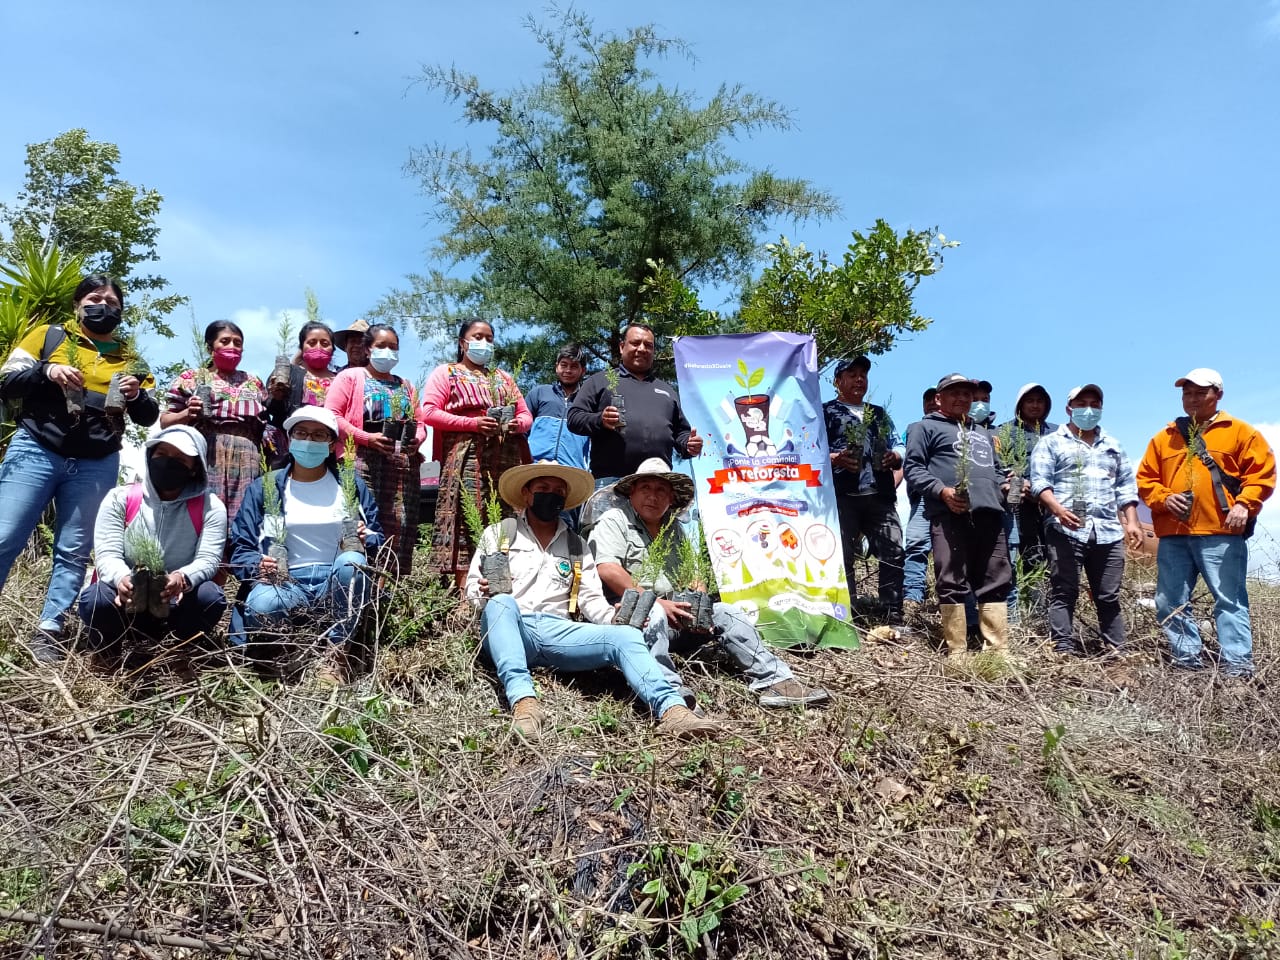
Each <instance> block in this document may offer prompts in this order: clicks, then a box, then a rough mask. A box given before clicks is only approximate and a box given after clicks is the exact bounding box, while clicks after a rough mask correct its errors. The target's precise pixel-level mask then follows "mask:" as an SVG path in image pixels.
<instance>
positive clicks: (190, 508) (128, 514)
mask: <svg viewBox="0 0 1280 960" xmlns="http://www.w3.org/2000/svg"><path fill="white" fill-rule="evenodd" d="M142 492H143V491H142V483H141V482H139V481H136V480H135V481H134V482H133V483H131V484H129V493H128V494H127V495H126V496H125V498H124V525H125V526H126V527H127V526H129V524H131V523H133V518H134V517H136V516H137V515H138V511H139V510H141V509H142ZM205 496H206V497H207V496H208V494H205ZM204 501H205V497H189V498H188V499H187V516H188V517H190V518H191V526H193V527H195V529H196V536H197V537H199V536H200V535H201V534H202V533H204Z"/></svg>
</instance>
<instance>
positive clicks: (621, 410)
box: [604, 366, 627, 437]
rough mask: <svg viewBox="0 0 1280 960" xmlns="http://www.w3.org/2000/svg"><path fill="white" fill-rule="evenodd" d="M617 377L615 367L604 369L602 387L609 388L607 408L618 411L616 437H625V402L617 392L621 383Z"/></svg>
mask: <svg viewBox="0 0 1280 960" xmlns="http://www.w3.org/2000/svg"><path fill="white" fill-rule="evenodd" d="M621 379H622V378H621V377H620V376H619V375H618V368H617V367H613V366H610V367H606V368H605V371H604V385H605V386H606V387H608V388H609V404H608V405H609V406H611V407H613V408H614V409H615V410H617V411H618V426H617V428H616V429H615V431H614V432H615V433H617V435H618V436H620V437H621V436H625V435H626V430H627V401H626V398H625V397H623V396H622V394H621V393H619V392H618V383H619V382H620V381H621Z"/></svg>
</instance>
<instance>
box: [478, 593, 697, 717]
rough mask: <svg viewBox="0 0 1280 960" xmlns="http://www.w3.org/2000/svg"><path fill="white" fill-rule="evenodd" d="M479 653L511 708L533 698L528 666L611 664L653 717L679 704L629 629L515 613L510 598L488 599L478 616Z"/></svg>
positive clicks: (568, 670)
mask: <svg viewBox="0 0 1280 960" xmlns="http://www.w3.org/2000/svg"><path fill="white" fill-rule="evenodd" d="M480 645H481V649H483V650H484V652H485V653H487V654H488V655H489V658H490V659H491V660H493V665H494V666H495V667H496V668H497V670H498V679H499V680H500V681H502V687H503V689H504V690H505V691H506V693H507V702H508V703H510V704H512V705H515V704H516V703H517V702H519V701H520V700H523V699H524V698H525V697H532V696H535V695H536V694H535V693H534V690H533V677H531V676H530V675H529V668H530V667H550V668H551V669H553V670H563V671H565V672H566V673H575V672H581V671H584V670H596V669H599V668H600V667H604V666H609V665H612V666H615V667H617V668H618V669H619V670H621V671H622V674H623V676H624V677H626V678H627V685H628V686H629V687H631V689H632V690H634V691H635V694H636V696H638V697H639V698H640V699H641V700H643V701H644V702H645V703H646V704H647V705H648V706H649V709H650V710H652V711H653V715H654V716H655V717H660V716H662V715H663V714H664V713H665V712H666V711H667V710H668V709H670V708H671V707H675V706H682V705H683V704H684V700H682V699H681V697H680V694H679V693H677V692H676V690H675V688H674V687H673V686H671V684H670V683H668V682H667V680H666V679H664V678H663V676H662V671H661V670H660V669H658V663H657V661H656V660H654V659H653V654H651V653H650V652H649V648H648V647H646V646H645V645H644V638H643V637H641V635H640V631H639V630H637V629H635V628H634V627H623V626H614V625H612V624H597V623H577V622H575V621H573V620H566V619H565V618H564V617H557V616H555V615H553V614H549V613H521V612H520V608H519V606H517V605H516V601H515V599H514V598H513V597H511V596H509V595H507V594H502V595H499V596H496V597H490V598H489V601H488V603H486V604H485V605H484V612H483V613H481V615H480Z"/></svg>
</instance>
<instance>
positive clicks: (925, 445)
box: [902, 412, 1005, 519]
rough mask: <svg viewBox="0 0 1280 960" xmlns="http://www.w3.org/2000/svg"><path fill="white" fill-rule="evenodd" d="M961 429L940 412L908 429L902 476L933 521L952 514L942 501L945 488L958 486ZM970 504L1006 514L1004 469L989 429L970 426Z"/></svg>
mask: <svg viewBox="0 0 1280 960" xmlns="http://www.w3.org/2000/svg"><path fill="white" fill-rule="evenodd" d="M961 429H962V427H961V425H960V424H958V423H956V421H954V420H950V419H948V418H947V417H944V416H943V415H942V414H941V413H936V412H935V413H931V414H929V415H928V416H926V417H925V418H924V419H923V420H919V421H917V422H916V423H913V424H911V426H910V427H908V428H907V459H906V461H905V463H904V464H903V468H902V471H903V476H904V477H905V479H906V481H907V492H908V493H909V494H910V495H911V496H913V497H924V513H925V516H926V517H929V518H931V519H932V518H933V517H937V516H942V515H943V514H947V513H950V512H951V511H950V510H949V509H948V508H947V505H946V504H945V503H943V502H942V490H943V488H944V487H954V486H955V485H956V464H957V463H958V462H959V459H960V457H959V450H960V431H961ZM967 429H968V431H969V457H968V459H969V504H970V507H971V509H973V510H998V511H1001V512H1003V511H1004V497H1003V496H1002V495H1001V492H1000V485H1001V484H1002V483H1003V482H1004V475H1005V470H1004V467H1003V466H1002V465H1001V464H1000V462H999V458H998V456H997V454H996V445H995V443H994V439H995V435H994V434H993V433H992V431H991V428H990V427H986V426H981V425H978V424H970V425H969V426H968V428H967Z"/></svg>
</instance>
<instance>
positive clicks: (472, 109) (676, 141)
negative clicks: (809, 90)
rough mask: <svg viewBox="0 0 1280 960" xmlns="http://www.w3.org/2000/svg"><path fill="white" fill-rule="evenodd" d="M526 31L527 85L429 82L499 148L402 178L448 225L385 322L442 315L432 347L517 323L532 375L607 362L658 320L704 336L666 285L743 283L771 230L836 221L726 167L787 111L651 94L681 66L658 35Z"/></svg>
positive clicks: (782, 183) (732, 89)
mask: <svg viewBox="0 0 1280 960" xmlns="http://www.w3.org/2000/svg"><path fill="white" fill-rule="evenodd" d="M528 25H529V29H530V31H531V32H532V34H533V36H534V38H535V39H536V40H537V42H538V43H539V44H540V45H541V46H542V47H543V49H544V50H545V51H546V54H547V59H546V62H545V67H544V71H543V73H542V75H541V77H540V78H539V79H538V80H536V81H535V82H534V83H533V84H531V85H528V86H522V87H519V88H516V89H514V90H510V91H506V92H496V91H493V90H489V89H486V88H484V87H483V86H481V83H480V81H479V80H478V79H477V78H476V77H475V76H472V75H470V74H467V73H464V72H461V71H460V70H458V69H456V68H445V67H439V66H437V67H431V68H428V69H427V70H426V71H425V72H424V73H423V75H422V77H421V81H422V82H423V83H424V84H426V85H427V86H428V87H430V88H431V89H433V90H437V91H440V92H441V93H442V94H443V95H444V96H445V97H446V98H447V99H448V100H450V101H452V102H456V103H458V104H460V105H461V107H462V111H463V116H464V117H465V119H466V120H467V122H468V123H471V124H475V125H478V126H482V127H484V128H485V129H486V132H487V133H488V134H489V135H490V136H491V137H492V143H491V145H490V146H489V147H488V148H487V149H486V151H485V153H484V155H477V154H474V153H473V152H472V150H471V149H468V148H452V147H448V146H445V145H442V144H436V145H434V146H429V147H426V148H424V149H421V150H417V151H415V152H414V153H413V154H412V156H411V158H410V160H409V163H408V165H407V169H408V171H409V172H410V173H411V174H413V175H414V176H416V177H418V178H419V179H420V181H421V183H422V188H423V191H424V192H425V193H426V195H427V196H429V197H431V198H432V199H433V200H434V201H435V216H436V217H437V218H438V219H439V220H440V222H441V223H443V224H444V225H445V228H446V229H445V232H444V234H443V235H442V236H441V237H440V239H439V242H438V244H437V246H436V247H435V249H434V251H433V254H434V255H435V257H436V258H438V262H442V263H443V264H445V267H444V269H439V270H434V271H432V272H430V273H428V274H427V275H423V276H416V277H412V278H410V279H411V281H412V285H413V286H412V289H411V290H409V291H405V292H402V293H400V294H393V295H391V296H390V297H388V298H387V299H386V300H384V302H383V303H382V305H381V306H380V308H379V311H378V312H380V313H381V314H382V315H385V316H402V315H427V316H430V317H432V318H435V319H434V320H433V321H430V322H426V323H424V324H423V326H424V329H423V331H422V332H423V334H424V336H426V335H429V334H431V333H435V332H437V331H438V330H439V328H440V327H441V326H446V325H451V324H452V323H453V322H455V320H456V319H457V318H458V317H459V316H462V315H467V314H477V315H480V316H485V317H494V318H503V319H504V320H506V321H507V322H512V321H514V322H515V323H517V324H519V325H520V329H523V330H527V331H533V332H534V333H533V334H532V335H531V336H529V337H527V338H526V339H525V340H523V341H518V342H513V333H514V331H511V329H510V328H509V327H508V328H506V329H504V330H501V331H500V334H501V336H502V340H503V347H504V348H505V352H504V354H503V356H504V357H508V356H516V355H519V354H521V353H525V354H527V356H528V358H529V364H530V367H531V368H532V367H534V366H535V365H536V366H537V367H539V368H541V370H542V372H546V371H548V370H549V369H550V368H551V362H550V361H551V358H552V357H553V355H554V348H555V347H556V346H559V345H561V344H563V343H565V342H567V341H570V340H572V341H577V342H579V343H581V344H583V345H584V347H586V349H587V350H588V351H590V352H592V353H593V354H594V355H595V356H596V358H597V359H600V360H605V359H609V358H612V357H616V356H617V353H618V345H619V342H620V331H621V329H622V327H623V326H624V325H625V324H626V323H628V322H631V321H634V320H640V319H650V318H653V316H654V314H653V311H654V310H655V309H657V310H659V311H661V314H662V315H661V317H660V318H659V319H660V322H662V323H663V324H664V325H663V327H662V328H660V329H659V333H661V334H680V333H690V332H702V331H701V330H688V329H686V328H685V327H683V326H682V325H681V323H680V318H681V317H682V316H684V315H685V314H693V315H696V317H701V318H702V321H703V322H705V315H703V314H702V312H701V311H699V310H698V309H697V307H696V297H693V298H692V303H690V301H689V299H688V298H682V297H681V296H680V295H679V288H677V287H676V286H674V285H673V284H672V283H671V282H669V281H670V280H674V281H678V283H679V284H680V285H681V287H683V288H684V289H685V290H688V289H690V288H696V287H697V286H698V285H700V284H730V285H742V284H744V283H745V281H746V280H747V278H748V277H749V275H750V273H751V271H752V268H753V267H754V265H755V263H756V261H757V256H758V246H757V237H758V234H759V233H760V231H762V230H763V229H765V228H766V227H767V226H768V224H769V223H770V222H771V221H773V220H774V219H776V218H779V217H789V218H791V219H793V220H796V221H799V220H802V219H804V218H807V217H821V216H828V215H830V214H832V213H834V212H835V210H836V208H837V205H836V203H835V201H834V200H833V199H832V198H831V196H830V195H828V194H826V193H823V192H821V191H818V190H815V189H814V188H813V187H812V186H810V184H809V183H808V182H806V181H804V180H798V179H788V178H783V177H779V176H777V175H775V174H774V173H773V172H771V171H768V170H756V169H752V168H750V167H749V166H747V165H746V164H744V163H742V162H741V161H739V160H737V159H735V158H734V157H733V156H732V155H731V154H730V146H731V144H732V142H733V141H735V140H737V139H740V138H743V137H746V136H749V135H751V134H752V133H754V132H756V131H759V130H766V129H768V130H787V129H789V128H790V126H791V117H790V114H789V113H788V112H787V110H786V109H784V108H783V107H782V106H780V105H779V104H777V103H774V102H772V101H769V100H766V99H763V98H761V97H759V96H757V95H755V94H753V93H750V92H747V91H745V90H744V89H742V87H740V86H737V85H732V86H722V87H720V89H718V90H717V91H716V92H715V94H714V95H713V96H711V97H710V99H708V100H706V101H705V102H698V101H697V100H696V99H695V97H694V96H692V95H691V94H689V93H687V92H685V91H682V90H679V89H677V88H674V87H669V86H665V85H664V84H662V83H661V82H660V81H659V79H658V77H657V75H656V74H655V73H654V72H653V71H652V70H651V69H649V68H648V67H647V66H646V65H645V64H646V62H647V61H650V60H652V59H653V58H655V57H664V56H668V55H684V56H688V50H687V48H686V47H685V45H684V44H683V43H681V42H680V41H679V40H676V39H666V38H663V37H661V36H659V34H658V33H657V31H656V30H655V28H654V27H652V26H641V27H635V28H632V29H630V30H628V31H627V32H626V33H624V34H612V33H608V34H602V33H597V32H596V30H595V29H594V27H593V25H592V22H591V20H590V19H589V18H588V17H587V16H585V15H584V14H581V13H579V12H576V11H573V10H568V11H560V12H557V14H556V15H555V21H554V23H553V24H552V25H550V26H543V25H540V24H538V23H537V22H535V21H533V20H532V19H530V20H529V21H528ZM465 269H471V270H474V272H473V273H472V275H471V276H470V277H466V278H464V277H461V276H459V273H460V272H461V271H462V270H465ZM655 271H657V272H658V273H659V276H658V277H657V282H656V283H655V282H654V281H655ZM662 271H665V272H666V275H665V276H663V275H662ZM668 321H669V322H670V325H669V326H668V325H666V324H667V323H668Z"/></svg>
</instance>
